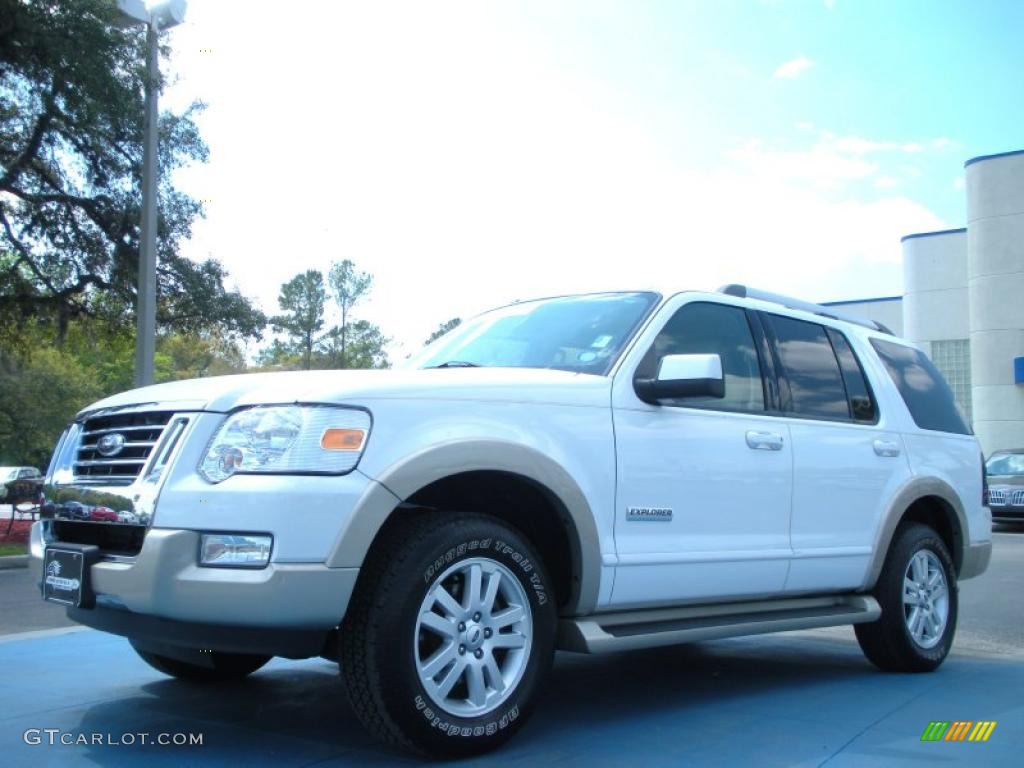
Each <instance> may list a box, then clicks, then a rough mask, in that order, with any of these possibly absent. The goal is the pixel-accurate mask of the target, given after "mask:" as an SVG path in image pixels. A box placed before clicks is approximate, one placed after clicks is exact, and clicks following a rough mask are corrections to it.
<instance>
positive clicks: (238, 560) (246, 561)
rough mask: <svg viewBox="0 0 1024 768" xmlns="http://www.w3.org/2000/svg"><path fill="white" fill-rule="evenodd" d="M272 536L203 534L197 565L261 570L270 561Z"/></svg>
mask: <svg viewBox="0 0 1024 768" xmlns="http://www.w3.org/2000/svg"><path fill="white" fill-rule="evenodd" d="M273 544H274V537H273V536H250V535H248V534H238V533H204V534H202V536H201V537H200V540H199V564H200V565H208V566H222V567H225V568H263V567H265V566H266V564H267V563H268V562H269V561H270V550H271V548H272V547H273Z"/></svg>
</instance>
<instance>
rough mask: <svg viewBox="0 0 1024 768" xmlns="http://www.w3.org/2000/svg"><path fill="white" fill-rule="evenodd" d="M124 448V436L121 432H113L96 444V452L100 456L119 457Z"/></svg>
mask: <svg viewBox="0 0 1024 768" xmlns="http://www.w3.org/2000/svg"><path fill="white" fill-rule="evenodd" d="M122 448H124V435H122V434H121V433H120V432H111V433H110V434H108V435H104V436H103V437H101V438H100V439H99V442H97V443H96V451H97V453H99V454H100V456H107V457H110V456H117V454H119V453H120V452H121V449H122Z"/></svg>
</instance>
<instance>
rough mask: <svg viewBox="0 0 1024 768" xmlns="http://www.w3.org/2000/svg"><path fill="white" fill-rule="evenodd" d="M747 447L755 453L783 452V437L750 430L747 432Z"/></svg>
mask: <svg viewBox="0 0 1024 768" xmlns="http://www.w3.org/2000/svg"><path fill="white" fill-rule="evenodd" d="M747 447H748V448H752V449H753V450H755V451H781V450H782V435H777V434H775V433H774V432H757V431H756V430H750V431H749V432H747Z"/></svg>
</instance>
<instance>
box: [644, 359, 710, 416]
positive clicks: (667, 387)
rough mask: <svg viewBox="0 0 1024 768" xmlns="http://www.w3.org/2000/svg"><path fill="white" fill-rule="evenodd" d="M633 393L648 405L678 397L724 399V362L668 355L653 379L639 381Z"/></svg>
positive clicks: (659, 365)
mask: <svg viewBox="0 0 1024 768" xmlns="http://www.w3.org/2000/svg"><path fill="white" fill-rule="evenodd" d="M633 389H634V390H635V391H636V394H637V397H639V398H640V399H641V400H643V401H644V402H645V403H650V404H651V405H658V403H659V402H660V401H661V400H669V399H673V398H677V397H725V377H724V376H723V375H722V358H721V357H719V356H718V355H665V356H664V357H663V358H661V362H660V363H659V364H658V375H657V377H655V378H653V379H636V380H635V381H634V382H633Z"/></svg>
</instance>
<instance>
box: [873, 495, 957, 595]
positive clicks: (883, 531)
mask: <svg viewBox="0 0 1024 768" xmlns="http://www.w3.org/2000/svg"><path fill="white" fill-rule="evenodd" d="M925 496H935V497H938V498H940V499H942V500H943V501H944V502H946V504H947V505H948V506H949V508H950V509H952V510H953V512H954V516H955V519H954V520H953V526H952V527H953V551H952V552H951V553H950V554H951V555H952V556H953V562H954V563H955V564H956V566H957V569H958V570H959V568H960V566H961V564H962V563H963V562H964V553H965V550H966V548H967V539H966V537H967V535H968V534H967V531H968V530H969V529H968V527H967V515H966V514H965V513H964V505H963V504H962V503H961V502H960V497H959V496H958V495H957V493H956V491H954V490H953V488H952V487H951V486H950V485H949V484H948V483H946V482H944V481H943V480H939V479H938V478H935V477H914V478H911V479H910V480H908V481H907V482H906V483H904V485H903V486H902V487H901V488H900V489H899V491H897V492H896V494H895V495H894V496H893V498H892V501H890V502H889V506H888V507H887V508H886V511H885V516H884V517H883V519H882V524H881V525H880V526H879V527H878V531H877V532H876V533H875V543H874V548H873V550H872V552H873V553H874V554H873V555H872V559H871V565H870V567H869V568H868V575H867V579H865V581H864V584H862V585H861V589H862V590H870V589H872V588H873V587H874V586H875V582H877V581H878V577H879V575H880V574H881V572H882V566H883V565H884V564H885V556H886V555H887V554H889V545H890V544H891V543H892V537H893V534H894V533H895V532H896V526H897V525H899V522H900V520H901V519H902V518H903V514H904V513H905V512H906V511H907V510H908V509H909V508H910V505H911V504H913V503H914V502H915V501H917V500H918V499H920V498H923V497H925Z"/></svg>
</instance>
